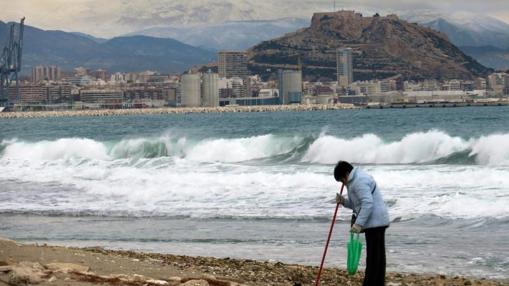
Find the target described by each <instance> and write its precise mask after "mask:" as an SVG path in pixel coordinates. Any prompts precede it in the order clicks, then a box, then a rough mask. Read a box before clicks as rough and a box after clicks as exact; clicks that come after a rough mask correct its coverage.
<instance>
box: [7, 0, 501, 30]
mask: <svg viewBox="0 0 509 286" xmlns="http://www.w3.org/2000/svg"><path fill="white" fill-rule="evenodd" d="M3 2H4V3H2V10H1V11H0V19H1V20H4V21H5V20H17V19H19V18H20V17H22V16H26V17H27V24H30V25H34V26H38V27H41V28H45V29H62V30H66V31H80V32H85V33H89V34H92V35H95V36H103V37H111V36H115V35H119V34H124V33H128V32H132V31H135V30H140V29H144V28H148V27H153V26H162V25H190V24H197V23H217V22H222V21H235V20H260V19H276V18H284V17H300V18H308V17H310V16H311V14H312V13H313V12H315V11H324V10H325V11H330V10H332V6H333V1H332V0H315V1H309V0H278V1H274V0H172V1H167V0H129V1H127V0H108V1H103V0H71V1H70V0H44V1H40V0H16V1H3ZM336 8H337V9H341V8H345V9H355V10H358V11H362V12H367V13H373V12H375V11H376V12H381V13H392V12H395V13H398V14H401V13H407V12H409V11H411V12H415V11H416V10H427V11H434V12H440V13H444V14H448V13H454V12H459V11H465V12H472V13H476V14H482V15H489V16H494V17H497V18H498V19H502V20H504V21H506V22H509V1H507V0H470V1H467V0H442V1H435V0H433V1H428V2H424V1H422V0H420V1H418V0H404V1H403V0H342V1H341V0H337V1H336Z"/></svg>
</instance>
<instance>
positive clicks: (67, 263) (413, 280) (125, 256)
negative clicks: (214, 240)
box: [0, 238, 509, 286]
mask: <svg viewBox="0 0 509 286" xmlns="http://www.w3.org/2000/svg"><path fill="white" fill-rule="evenodd" d="M317 270H318V267H316V266H304V265H297V264H285V263H281V262H269V261H254V260H249V259H230V258H211V257H190V256H177V255H170V254H159V253H142V252H135V251H126V250H107V249H104V248H102V247H88V248H75V247H62V246H49V245H46V244H44V245H37V244H35V245H34V244H20V243H17V242H15V241H12V240H8V239H1V238H0V282H2V281H3V282H4V283H7V284H8V285H24V284H40V285H73V284H78V285H140V286H141V285H168V286H173V285H183V286H191V285H196V286H207V285H210V286H234V285H260V286H261V285H294V286H296V285H314V279H315V275H316V272H317ZM362 278H363V273H362V272H361V273H357V274H356V275H354V276H348V274H347V273H346V270H345V269H338V268H327V267H326V268H325V269H324V271H323V275H322V283H321V285H324V286H325V285H361V284H362ZM508 283H509V279H501V280H500V279H499V280H497V279H486V278H474V277H460V276H445V275H440V274H413V273H394V272H390V273H387V285H392V286H398V285H451V286H459V285H481V286H487V285H490V286H502V285H508Z"/></svg>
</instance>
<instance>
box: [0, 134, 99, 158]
mask: <svg viewBox="0 0 509 286" xmlns="http://www.w3.org/2000/svg"><path fill="white" fill-rule="evenodd" d="M2 145H5V146H6V147H5V149H4V151H3V153H2V157H1V158H2V159H5V158H7V159H23V160H27V161H31V160H46V161H50V160H58V159H64V160H65V159H71V158H86V159H98V160H108V159H109V155H108V149H107V148H106V146H105V145H104V144H103V143H101V142H97V141H94V140H92V139H87V138H62V139H58V140H55V141H39V142H35V143H30V142H23V141H17V140H10V141H3V142H2Z"/></svg>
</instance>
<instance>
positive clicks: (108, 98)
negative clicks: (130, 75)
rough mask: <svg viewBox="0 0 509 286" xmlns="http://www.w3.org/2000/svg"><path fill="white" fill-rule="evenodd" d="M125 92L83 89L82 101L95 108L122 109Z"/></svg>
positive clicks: (81, 93)
mask: <svg viewBox="0 0 509 286" xmlns="http://www.w3.org/2000/svg"><path fill="white" fill-rule="evenodd" d="M123 97H124V95H123V92H122V90H120V89H82V90H80V100H81V102H83V103H84V104H86V105H88V106H89V107H93V108H121V107H122V103H123Z"/></svg>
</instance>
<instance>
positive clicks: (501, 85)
mask: <svg viewBox="0 0 509 286" xmlns="http://www.w3.org/2000/svg"><path fill="white" fill-rule="evenodd" d="M508 77H509V75H507V74H506V73H493V74H490V75H489V76H488V85H489V88H490V89H491V90H493V91H494V92H495V94H496V95H503V94H505V93H506V91H507V90H506V87H508V86H509V78H508Z"/></svg>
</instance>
